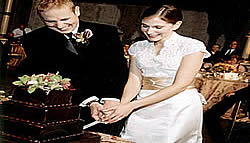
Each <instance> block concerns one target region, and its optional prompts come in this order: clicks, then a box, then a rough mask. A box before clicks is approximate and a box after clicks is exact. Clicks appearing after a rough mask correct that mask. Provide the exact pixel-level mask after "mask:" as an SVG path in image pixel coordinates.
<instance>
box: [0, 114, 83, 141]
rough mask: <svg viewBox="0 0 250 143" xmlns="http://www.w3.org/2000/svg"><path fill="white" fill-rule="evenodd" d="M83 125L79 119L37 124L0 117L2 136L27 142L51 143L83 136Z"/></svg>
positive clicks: (0, 132)
mask: <svg viewBox="0 0 250 143" xmlns="http://www.w3.org/2000/svg"><path fill="white" fill-rule="evenodd" d="M83 125H84V122H83V121H81V120H78V119H76V120H69V121H64V122H54V123H50V124H37V123H33V122H30V121H28V120H20V119H17V118H11V117H6V116H5V117H4V116H1V115H0V134H1V135H2V136H4V137H6V138H12V139H13V140H23V141H27V142H49V141H55V140H64V139H67V138H71V137H76V136H79V135H81V134H83V132H82V127H83Z"/></svg>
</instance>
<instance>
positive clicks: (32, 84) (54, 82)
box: [12, 72, 73, 95]
mask: <svg viewBox="0 0 250 143" xmlns="http://www.w3.org/2000/svg"><path fill="white" fill-rule="evenodd" d="M18 79H19V80H18V81H14V82H12V83H13V84H14V85H16V86H19V87H24V88H27V91H28V93H30V94H31V93H33V92H34V91H35V90H36V89H41V90H44V91H45V92H46V94H47V95H48V94H49V93H50V91H52V90H61V91H62V90H65V89H66V90H73V89H72V86H71V83H70V79H69V78H63V77H62V76H61V75H59V72H57V73H56V74H54V73H47V74H46V75H45V74H37V75H36V74H33V75H31V76H28V75H23V76H21V77H18Z"/></svg>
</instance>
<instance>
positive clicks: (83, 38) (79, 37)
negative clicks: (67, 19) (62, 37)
mask: <svg viewBox="0 0 250 143" xmlns="http://www.w3.org/2000/svg"><path fill="white" fill-rule="evenodd" d="M74 36H75V37H76V42H77V43H82V44H88V43H89V38H90V37H92V36H93V32H92V31H91V30H90V29H85V30H84V31H83V32H81V33H76V34H74Z"/></svg>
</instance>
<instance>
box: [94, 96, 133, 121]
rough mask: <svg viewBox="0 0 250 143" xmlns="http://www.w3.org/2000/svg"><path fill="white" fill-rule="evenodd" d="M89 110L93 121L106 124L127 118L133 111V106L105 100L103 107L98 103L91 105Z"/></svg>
mask: <svg viewBox="0 0 250 143" xmlns="http://www.w3.org/2000/svg"><path fill="white" fill-rule="evenodd" d="M90 109H91V116H92V117H93V118H94V119H95V120H97V121H100V122H101V123H105V124H108V123H115V122H117V121H119V120H121V119H123V118H124V117H127V116H128V115H129V114H130V113H131V112H132V111H133V106H132V105H131V104H130V103H120V102H118V101H112V100H106V101H104V104H103V105H102V104H100V103H98V102H93V103H91V105H90Z"/></svg>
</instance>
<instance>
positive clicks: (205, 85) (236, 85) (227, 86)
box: [195, 77, 249, 112]
mask: <svg viewBox="0 0 250 143" xmlns="http://www.w3.org/2000/svg"><path fill="white" fill-rule="evenodd" d="M248 84H249V83H248V82H244V81H239V80H224V79H218V78H214V77H209V78H207V77H197V78H196V79H195V86H196V88H197V89H198V91H199V92H200V93H201V94H202V95H203V96H204V97H205V99H206V100H207V104H204V105H203V110H204V112H205V111H207V110H209V109H210V108H211V107H212V106H213V105H215V104H217V103H218V102H220V101H221V100H223V98H224V95H225V94H228V93H233V92H235V91H237V90H240V89H243V88H246V87H247V86H248Z"/></svg>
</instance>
